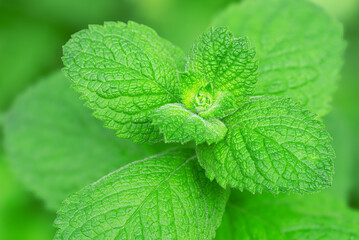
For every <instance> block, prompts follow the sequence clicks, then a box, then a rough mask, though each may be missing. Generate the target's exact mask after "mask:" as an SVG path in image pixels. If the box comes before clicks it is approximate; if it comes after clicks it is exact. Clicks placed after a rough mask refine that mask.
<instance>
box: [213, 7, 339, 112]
mask: <svg viewBox="0 0 359 240" xmlns="http://www.w3.org/2000/svg"><path fill="white" fill-rule="evenodd" d="M213 24H214V25H215V26H228V27H229V28H230V30H231V31H233V33H234V34H235V35H237V36H243V35H244V36H248V37H249V39H250V40H251V42H252V43H253V45H254V46H255V47H256V52H257V57H258V60H259V71H258V72H259V76H258V83H257V85H256V94H257V95H263V94H267V95H276V96H289V97H292V98H295V99H296V100H297V101H299V102H300V103H301V104H302V105H304V106H306V107H307V108H309V109H310V110H312V111H313V112H315V113H317V114H319V115H321V116H322V115H324V114H326V113H327V112H328V110H329V107H328V103H329V102H330V100H331V95H332V93H333V91H334V90H335V87H336V81H337V79H338V77H339V71H340V68H341V66H342V58H341V57H342V54H343V51H344V46H345V44H344V41H343V30H342V26H341V24H340V23H339V22H338V21H336V20H334V19H333V18H331V17H330V16H329V15H328V14H327V13H326V12H325V11H323V10H322V9H320V8H319V7H317V6H315V5H314V4H312V3H309V2H307V1H298V0H250V1H249V0H248V1H244V2H243V3H240V4H234V5H232V6H231V7H229V8H228V9H227V10H225V11H224V12H222V13H221V14H220V15H219V16H218V17H217V18H215V20H214V22H213Z"/></svg>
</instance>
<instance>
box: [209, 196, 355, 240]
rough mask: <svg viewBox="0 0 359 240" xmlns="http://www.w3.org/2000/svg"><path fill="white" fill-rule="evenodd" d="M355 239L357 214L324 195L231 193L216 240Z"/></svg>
mask: <svg viewBox="0 0 359 240" xmlns="http://www.w3.org/2000/svg"><path fill="white" fill-rule="evenodd" d="M358 238H359V213H358V212H356V211H354V210H351V209H349V208H348V207H347V206H345V204H344V203H342V202H337V201H333V200H332V199H331V198H329V196H328V195H325V194H319V195H318V194H315V195H311V196H310V195H306V196H286V195H281V196H271V195H263V196H260V197H258V196H256V195H251V194H244V193H238V192H232V195H231V198H230V200H229V202H228V205H227V208H226V212H225V214H224V216H223V222H222V224H221V226H220V227H219V229H218V231H217V235H216V239H217V240H237V239H249V240H254V239H261V240H272V239H275V240H281V239H282V240H289V239H313V240H319V239H328V240H346V239H358Z"/></svg>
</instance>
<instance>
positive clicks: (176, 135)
mask: <svg viewBox="0 0 359 240" xmlns="http://www.w3.org/2000/svg"><path fill="white" fill-rule="evenodd" d="M152 117H153V123H154V124H156V125H158V127H159V129H160V131H161V132H162V133H163V134H164V137H165V142H180V143H186V142H189V141H192V140H194V141H195V142H196V144H200V143H203V142H207V143H208V144H211V143H214V142H219V141H220V140H222V139H223V138H224V136H225V135H226V132H227V128H226V126H225V125H224V124H223V123H222V122H221V121H219V120H218V119H209V120H207V119H203V118H202V117H200V116H198V115H197V114H195V113H194V112H191V111H190V110H188V109H186V108H185V106H184V105H182V104H179V103H170V104H167V105H164V106H162V107H160V108H159V109H157V110H156V111H155V112H154V114H153V115H152Z"/></svg>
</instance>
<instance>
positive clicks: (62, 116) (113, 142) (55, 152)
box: [4, 72, 154, 210]
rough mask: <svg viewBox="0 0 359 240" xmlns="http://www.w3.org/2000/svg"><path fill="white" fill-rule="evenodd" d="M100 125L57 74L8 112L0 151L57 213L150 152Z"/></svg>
mask: <svg viewBox="0 0 359 240" xmlns="http://www.w3.org/2000/svg"><path fill="white" fill-rule="evenodd" d="M102 125H103V123H102V122H101V121H99V120H97V119H95V118H93V117H92V116H91V112H90V110H88V109H87V108H86V107H84V106H83V103H82V102H81V101H80V100H79V99H78V94H77V93H76V92H75V91H74V90H73V89H70V83H69V80H68V79H66V78H65V77H64V76H63V74H62V73H60V72H58V73H56V74H54V75H51V76H50V77H48V79H45V81H43V82H41V83H39V84H37V85H36V86H34V87H32V88H31V89H29V90H28V91H27V92H25V93H24V94H23V95H21V96H20V97H19V99H18V100H17V101H16V103H15V105H14V106H13V107H12V109H11V111H10V113H9V115H8V116H7V117H6V119H5V126H4V127H5V144H6V151H7V154H8V156H9V160H10V161H11V164H12V167H13V169H14V170H15V171H16V172H17V175H18V176H19V177H20V178H21V180H22V181H23V182H24V184H25V185H26V186H27V187H28V188H29V189H31V190H32V191H33V192H35V194H36V195H38V196H39V197H40V198H41V199H43V200H45V202H46V204H47V205H48V207H50V208H51V209H54V210H55V209H56V210H57V209H58V207H59V206H60V203H61V202H62V201H63V199H65V197H66V196H67V195H69V194H71V193H73V192H75V191H77V190H79V189H81V188H82V187H84V186H85V185H87V184H89V183H91V182H93V181H95V180H96V179H98V178H99V177H101V176H103V175H105V174H108V173H109V172H111V171H113V170H115V169H118V168H119V167H121V166H123V165H125V164H127V163H129V162H131V161H134V160H138V159H141V158H143V157H145V156H148V155H150V154H151V153H153V151H154V150H151V148H150V147H148V146H146V145H138V144H134V143H131V142H130V141H128V140H121V139H119V138H117V137H116V136H114V135H113V132H112V131H110V130H108V129H105V128H103V127H102Z"/></svg>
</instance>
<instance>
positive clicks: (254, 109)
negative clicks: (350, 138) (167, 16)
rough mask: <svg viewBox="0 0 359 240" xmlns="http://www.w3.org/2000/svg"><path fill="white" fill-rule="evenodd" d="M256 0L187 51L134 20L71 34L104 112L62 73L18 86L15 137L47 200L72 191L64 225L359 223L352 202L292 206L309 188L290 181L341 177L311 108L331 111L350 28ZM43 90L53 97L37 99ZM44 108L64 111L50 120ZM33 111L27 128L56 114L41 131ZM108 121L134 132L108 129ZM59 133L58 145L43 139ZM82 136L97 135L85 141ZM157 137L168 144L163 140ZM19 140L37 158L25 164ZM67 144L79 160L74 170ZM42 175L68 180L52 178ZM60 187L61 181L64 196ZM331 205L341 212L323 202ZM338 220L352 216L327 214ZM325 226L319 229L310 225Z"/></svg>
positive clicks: (74, 231)
mask: <svg viewBox="0 0 359 240" xmlns="http://www.w3.org/2000/svg"><path fill="white" fill-rule="evenodd" d="M254 2H256V3H260V4H261V6H263V8H261V9H260V11H259V12H257V9H256V6H258V5H255V4H252V3H251V2H249V1H247V2H245V3H244V4H243V5H239V6H240V7H238V6H237V5H234V6H233V7H232V8H230V9H229V10H227V11H226V12H224V13H223V14H222V15H219V17H218V18H217V19H216V20H215V22H214V25H215V26H217V27H212V28H210V29H209V30H207V31H205V32H204V33H203V34H202V36H201V37H200V38H199V39H198V40H197V41H196V42H195V43H194V45H193V48H192V50H191V52H190V53H189V54H188V56H187V57H186V54H185V53H184V52H183V51H182V50H181V49H179V48H178V47H176V46H175V45H173V44H172V43H170V42H169V41H167V40H165V39H163V38H161V37H159V36H158V35H157V33H156V32H155V31H154V30H152V29H151V28H149V27H146V26H144V25H141V24H137V23H135V22H128V23H127V24H126V23H122V22H106V23H104V25H103V26H100V25H90V26H89V28H88V29H85V30H82V31H80V32H78V33H76V34H74V35H73V36H72V37H71V39H70V40H69V41H68V42H67V43H66V45H65V46H64V56H63V63H64V65H65V68H64V69H63V72H64V73H65V75H66V77H67V78H68V79H70V80H71V82H72V87H73V88H74V89H75V90H76V91H77V92H78V93H79V94H80V98H81V99H82V100H84V102H85V105H86V106H87V107H88V108H90V109H91V110H93V116H94V117H96V118H97V119H94V118H93V119H92V118H91V117H90V114H89V112H88V111H89V109H85V108H83V106H81V102H80V101H78V100H77V95H76V94H75V93H73V92H71V91H70V89H69V88H68V86H67V82H66V80H65V79H64V77H63V75H62V74H61V73H57V74H55V75H53V76H52V77H50V79H49V80H48V81H46V82H43V83H40V84H39V85H37V86H36V87H34V88H33V89H32V90H30V91H29V92H28V93H27V94H25V95H24V96H23V98H22V99H19V100H18V102H17V103H16V104H15V106H14V107H13V109H12V111H11V112H10V114H9V116H8V118H7V123H6V124H5V126H6V127H5V134H6V135H7V136H8V137H7V143H6V145H7V148H8V151H9V152H10V155H12V158H13V159H15V160H14V161H15V162H16V163H17V164H18V166H17V167H16V168H17V169H18V170H19V171H20V174H22V175H24V177H25V178H26V180H28V181H27V182H29V185H30V186H29V187H30V188H32V189H33V190H34V191H35V192H36V193H37V194H38V195H40V196H41V197H42V198H43V199H45V201H46V202H47V204H48V205H49V206H50V207H51V208H53V209H55V208H57V205H58V204H59V201H60V200H61V199H64V198H66V200H65V201H64V202H63V204H62V207H60V210H58V217H57V219H56V221H55V225H56V227H57V228H58V231H57V233H56V236H55V239H214V238H215V236H216V231H217V228H218V227H219V226H220V225H221V222H222V216H224V222H223V223H222V225H221V227H220V228H219V230H218V234H217V239H231V238H234V239H237V238H239V239H241V238H248V239H287V238H289V239H292V238H295V239H296V238H308V237H309V236H316V238H319V237H321V236H323V235H321V234H320V233H318V232H319V231H328V232H330V233H331V234H326V235H325V236H329V237H332V239H338V238H339V237H340V238H342V239H347V238H350V237H356V236H358V234H357V233H355V231H356V230H358V229H357V226H358V224H356V223H357V222H359V218H357V217H356V216H355V217H353V218H354V219H353V220H349V218H351V217H352V215H351V214H349V213H347V212H345V210H343V211H341V209H344V207H342V206H340V207H338V208H337V207H331V206H330V207H328V208H326V206H324V205H323V206H322V207H323V208H319V207H318V208H317V207H312V210H313V211H314V212H315V210H316V213H317V214H318V216H319V217H318V218H317V219H314V220H310V219H309V218H306V217H305V216H306V213H303V212H302V209H303V208H301V210H300V211H299V212H297V211H296V210H295V209H293V208H295V206H300V205H301V204H311V201H312V200H311V199H310V198H308V200H307V199H306V198H301V197H297V198H296V197H292V196H285V195H283V194H285V193H314V192H319V191H321V190H323V189H325V188H327V187H329V186H330V185H331V183H332V176H333V174H334V165H333V159H334V157H335V154H334V150H333V148H332V146H331V144H330V142H331V137H330V135H329V133H328V132H327V131H326V130H325V126H324V124H323V123H322V122H321V120H320V119H319V117H318V115H316V113H318V114H319V115H320V116H322V115H324V114H325V113H326V112H327V111H328V108H327V103H328V101H329V99H330V94H331V92H332V90H333V88H334V85H335V84H334V83H335V79H336V78H337V73H338V71H339V69H340V65H341V58H340V56H341V53H342V50H343V46H344V44H343V41H342V32H341V28H340V26H339V25H338V24H337V22H335V21H334V20H333V19H331V18H330V17H328V16H327V15H326V14H325V13H324V12H322V11H321V10H320V9H318V8H317V7H315V6H313V5H312V4H309V3H307V2H305V1H294V0H290V1H288V0H269V1H263V0H257V1H254ZM266 6H267V7H266ZM268 6H271V7H272V6H274V10H269V9H272V8H269V7H268ZM278 9H282V11H279V13H278ZM297 10H298V11H297ZM272 11H273V12H272ZM236 13H240V14H239V15H240V16H237V15H236ZM254 13H256V14H254ZM257 13H258V14H257ZM308 14H310V15H309V16H312V18H311V19H310V20H309V19H307V18H308ZM283 16H285V19H287V20H288V21H286V23H283ZM237 18H239V19H240V20H241V21H239V22H238V21H237ZM227 26H229V27H227ZM230 29H231V30H233V32H234V33H235V34H233V33H232V31H231V30H230ZM278 29H279V30H278ZM242 31H243V32H242ZM317 31H320V34H319V33H318V32H317ZM246 35H247V36H248V37H244V36H246ZM309 36H310V37H312V38H310V37H309ZM302 48H303V49H302ZM324 83H325V84H326V83H327V85H328V86H327V85H325V87H327V88H326V89H324V90H323V91H320V88H323V84H324ZM67 89H68V90H67ZM56 93H57V94H56ZM44 95H45V96H46V99H50V100H51V101H48V102H46V103H44V102H41V101H40V100H39V99H41V96H44ZM37 99H38V101H37ZM38 106H42V107H41V108H45V109H46V108H47V109H50V111H47V114H43V112H41V111H39V110H41V108H39V107H38ZM25 109H26V110H25ZM307 109H310V110H312V111H314V112H311V111H310V110H307ZM26 111H30V112H32V113H33V112H35V113H36V114H35V117H34V119H31V118H30V119H29V118H27V116H28V115H27V114H26ZM38 111H39V112H38ZM49 115H51V116H52V117H54V118H55V119H56V120H57V119H58V122H57V121H55V122H51V121H46V119H47V117H48V116H49ZM60 119H62V120H61V121H60ZM24 120H25V121H29V122H30V123H31V124H33V125H31V126H32V128H31V129H32V131H38V132H42V131H43V129H42V128H40V127H39V126H40V125H45V126H48V127H47V129H46V130H47V131H46V132H48V133H51V136H50V138H49V137H48V135H44V136H42V135H41V134H40V136H41V137H37V138H35V139H34V138H33V135H34V134H30V133H29V130H28V129H22V128H18V127H17V126H19V125H20V124H19V122H21V121H24ZM101 121H103V122H104V123H105V127H107V128H109V129H112V130H115V131H116V135H117V137H119V138H123V139H129V140H132V142H135V143H131V142H129V141H128V140H120V139H119V138H112V136H111V132H108V130H105V129H102V126H101V124H102V122H101ZM49 122H50V123H51V124H50V123H49ZM83 123H86V124H83ZM47 124H48V125H47ZM61 129H65V131H63V130H61ZM63 132H66V134H64V133H63ZM57 138H58V139H59V141H60V143H61V144H60V145H59V146H57V145H56V144H54V143H51V142H48V141H46V140H47V139H57ZM29 139H30V140H29ZM84 141H91V143H90V144H87V145H86V146H90V149H89V148H85V147H82V148H81V147H79V146H77V144H76V143H77V142H79V143H80V142H84ZM27 142H31V143H33V144H32V145H29V144H27ZM158 142H164V143H166V144H167V145H170V146H169V147H168V148H166V147H164V148H165V151H163V152H162V151H159V149H163V147H162V146H161V147H158V145H156V144H155V143H158ZM168 143H171V144H168ZM146 144H153V145H151V146H149V145H146ZM36 146H46V149H52V150H51V151H49V152H48V153H46V151H45V153H44V151H43V149H40V148H39V147H37V148H36ZM98 146H100V147H99V148H98ZM20 147H24V148H25V151H26V152H28V153H30V154H29V155H31V158H33V159H32V161H31V162H29V163H27V165H26V164H25V163H26V160H25V159H26V157H25V156H24V154H23V152H21V151H20V150H19V148H20ZM33 149H36V151H35V150H33ZM70 153H76V155H77V154H78V155H79V156H81V157H80V160H81V161H79V162H77V163H76V164H77V165H76V164H75V167H74V168H70V169H71V170H72V171H68V172H67V170H66V169H68V166H72V164H73V163H72V162H73V159H72V156H73V155H71V154H70ZM154 153H156V154H155V155H153V156H150V157H147V158H144V159H143V160H138V159H141V158H143V157H145V156H148V155H150V154H154ZM28 158H29V157H28ZM48 158H49V159H50V160H48ZM47 161H52V162H51V164H44V163H45V162H47ZM34 163H35V164H34ZM97 164H98V165H99V166H101V167H98V166H97ZM82 167H84V169H83V171H82V169H81V168H82ZM85 168H86V169H85ZM29 169H31V170H29ZM115 169H117V170H115ZM49 170H52V171H53V172H56V171H55V170H58V172H56V173H58V175H56V174H53V175H51V174H50V173H51V171H49ZM110 171H112V173H110V174H107V173H108V172H110ZM49 172H50V173H49ZM62 172H66V173H68V174H66V175H64V174H63V173H62ZM39 173H40V174H39ZM77 174H78V175H81V176H82V177H78V175H77ZM106 174H107V175H106ZM39 175H42V176H43V178H46V179H51V177H53V176H56V177H59V178H60V180H59V181H49V182H46V184H44V181H38V180H39V178H38V176H39ZM44 176H45V177H44ZM101 176H103V177H102V178H100V177H101ZM98 178H100V179H98ZM29 179H30V180H29ZM96 180H97V181H96ZM91 182H94V183H92V184H91ZM65 183H66V184H65ZM74 183H76V184H74ZM61 184H63V186H61ZM84 185H87V186H86V187H84V188H83V189H82V190H80V191H77V190H78V189H79V188H80V187H81V186H84ZM55 188H56V189H61V188H62V190H61V191H57V193H56V194H57V196H56V197H55V195H54V194H52V189H55ZM231 189H232V190H231ZM75 191H77V192H76V193H73V192H75ZM240 191H247V192H250V193H240ZM231 192H232V194H231ZM71 193H73V194H72V195H70V196H69V197H67V196H68V195H69V194H71ZM255 193H265V195H264V196H260V195H257V194H255ZM230 195H231V197H230ZM271 195H274V196H271ZM277 195H280V196H277ZM229 198H230V200H229V202H228V199H229ZM283 199H284V200H283ZM298 199H299V200H298ZM300 199H301V200H300ZM291 201H292V202H293V204H294V205H293V206H292V205H290V206H288V205H284V206H285V207H284V208H283V209H280V211H278V216H276V217H272V216H271V215H272V214H273V211H276V209H278V208H280V207H281V206H282V205H280V204H286V203H288V202H291ZM227 203H228V204H227ZM279 205H280V206H279ZM257 206H258V209H257ZM268 206H269V207H268ZM319 206H320V205H319ZM292 207H293V208H292ZM267 208H268V209H267ZM226 209H227V210H226ZM338 209H339V210H338ZM304 210H305V208H304ZM333 210H338V211H337V212H335V211H334V213H333V214H337V215H336V216H340V217H338V219H339V220H338V219H337V218H336V217H327V216H326V215H325V213H326V211H328V212H329V211H331V212H333ZM287 212H288V213H289V214H290V215H291V216H286V213H287ZM253 216H254V217H253ZM353 216H354V215H353ZM240 217H243V219H241V218H240ZM286 217H288V218H286ZM303 219H305V220H303ZM343 219H344V220H343ZM342 220H343V222H345V223H348V224H349V225H350V229H349V230H347V229H345V230H343V229H344V228H345V226H344V225H340V227H338V228H336V227H332V224H339V223H342ZM232 223H233V224H235V225H233V226H236V227H233V226H231V224H232ZM306 223H308V224H306ZM268 225H269V226H270V228H268ZM349 225H348V226H349ZM317 226H320V228H319V229H320V230H318V232H317V233H315V231H306V230H307V229H308V228H314V227H317ZM336 226H337V225H336Z"/></svg>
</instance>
